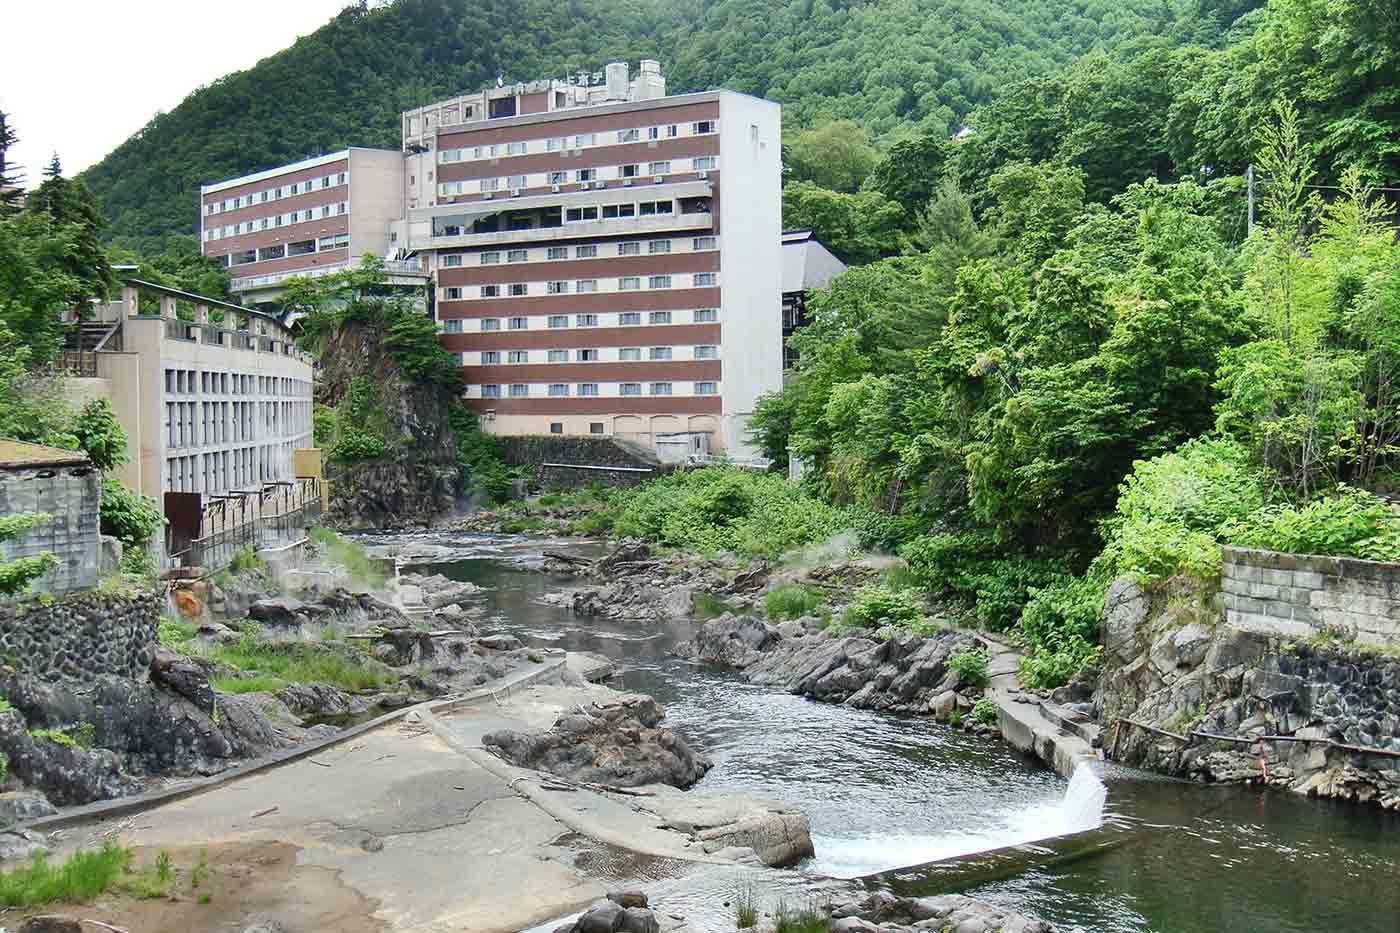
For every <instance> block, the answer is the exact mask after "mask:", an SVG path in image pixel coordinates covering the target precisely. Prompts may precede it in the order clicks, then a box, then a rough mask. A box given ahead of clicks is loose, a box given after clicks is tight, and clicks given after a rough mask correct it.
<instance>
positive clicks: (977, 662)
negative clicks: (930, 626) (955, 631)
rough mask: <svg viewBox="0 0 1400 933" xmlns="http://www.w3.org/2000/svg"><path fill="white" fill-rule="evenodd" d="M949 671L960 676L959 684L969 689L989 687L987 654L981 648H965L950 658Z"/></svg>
mask: <svg viewBox="0 0 1400 933" xmlns="http://www.w3.org/2000/svg"><path fill="white" fill-rule="evenodd" d="M948 670H950V671H952V672H953V673H954V674H957V675H958V682H959V683H960V684H963V685H964V686H968V687H985V686H986V685H987V652H985V651H983V650H982V649H981V648H965V649H963V650H962V651H958V652H955V653H954V654H953V655H951V656H950V657H949V658H948Z"/></svg>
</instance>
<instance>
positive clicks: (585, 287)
mask: <svg viewBox="0 0 1400 933" xmlns="http://www.w3.org/2000/svg"><path fill="white" fill-rule="evenodd" d="M597 290H598V280H597V279H579V280H578V281H577V282H575V283H574V291H576V292H596V291H597Z"/></svg>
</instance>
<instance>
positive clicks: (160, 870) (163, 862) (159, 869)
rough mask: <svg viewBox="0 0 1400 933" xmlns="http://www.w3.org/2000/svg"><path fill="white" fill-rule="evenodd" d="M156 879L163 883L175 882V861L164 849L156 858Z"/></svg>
mask: <svg viewBox="0 0 1400 933" xmlns="http://www.w3.org/2000/svg"><path fill="white" fill-rule="evenodd" d="M156 878H157V879H158V880H159V881H161V882H163V883H169V882H171V881H173V880H175V860H174V859H172V858H171V857H170V853H169V852H166V851H165V850H164V849H162V850H161V851H160V854H159V855H157V856H156Z"/></svg>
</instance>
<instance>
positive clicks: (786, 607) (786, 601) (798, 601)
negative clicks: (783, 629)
mask: <svg viewBox="0 0 1400 933" xmlns="http://www.w3.org/2000/svg"><path fill="white" fill-rule="evenodd" d="M822 602H823V599H822V594H821V593H819V592H818V591H817V590H816V589H814V588H812V587H810V586H803V585H801V584H800V583H785V584H783V585H782V586H779V587H775V588H774V589H771V590H769V591H768V592H767V593H765V594H764V596H763V614H764V615H765V616H767V617H768V618H770V619H776V620H778V621H784V620H786V619H797V618H801V617H802V616H806V615H811V614H812V613H814V612H816V611H817V609H819V608H820V607H821V604H822Z"/></svg>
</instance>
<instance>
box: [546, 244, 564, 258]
mask: <svg viewBox="0 0 1400 933" xmlns="http://www.w3.org/2000/svg"><path fill="white" fill-rule="evenodd" d="M544 256H545V258H546V259H568V258H569V248H568V247H567V246H551V247H550V248H549V249H547V250H546V251H545V254H544Z"/></svg>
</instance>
